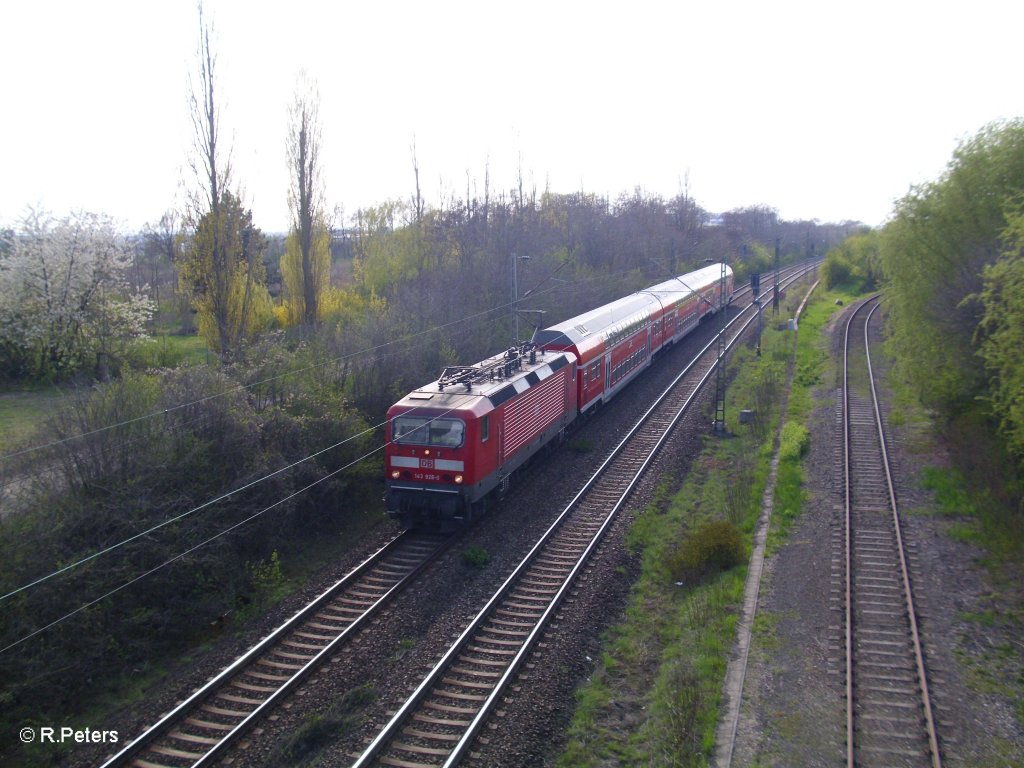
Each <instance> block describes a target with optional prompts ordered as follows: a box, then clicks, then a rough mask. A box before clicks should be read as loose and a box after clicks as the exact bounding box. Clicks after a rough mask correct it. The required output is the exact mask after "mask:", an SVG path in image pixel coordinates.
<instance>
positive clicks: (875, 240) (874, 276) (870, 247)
mask: <svg viewBox="0 0 1024 768" xmlns="http://www.w3.org/2000/svg"><path fill="white" fill-rule="evenodd" d="M880 247H881V246H880V236H879V233H878V232H876V231H875V230H865V231H863V232H860V233H858V234H855V235H851V236H850V237H848V238H846V239H845V240H843V241H842V242H841V243H840V244H839V245H837V246H836V247H834V248H832V249H831V250H830V251H829V252H828V253H827V254H826V255H825V261H824V263H823V264H822V265H821V276H822V279H823V280H824V281H825V288H826V289H827V290H832V289H833V288H837V287H839V286H841V285H846V284H847V283H849V282H851V281H853V280H856V281H858V282H860V283H861V286H860V289H861V290H863V291H873V290H874V289H875V285H876V283H877V282H878V277H879V272H880V253H879V251H880Z"/></svg>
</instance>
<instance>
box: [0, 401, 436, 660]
mask: <svg viewBox="0 0 1024 768" xmlns="http://www.w3.org/2000/svg"><path fill="white" fill-rule="evenodd" d="M454 410H456V409H455V408H450V409H448V410H447V411H445V412H444V413H442V414H439V415H437V416H434V417H433V418H432V419H431V420H430V421H429V422H428V423H433V422H434V421H436V420H438V419H442V418H444V417H445V416H447V415H448V414H449V413H451V412H452V411H454ZM390 444H391V442H390V441H387V442H385V443H383V444H382V445H380V446H378V447H376V448H374V449H373V450H371V451H368V452H367V453H364V454H363V455H362V456H360V457H358V458H356V459H353V460H352V461H350V462H349V463H348V464H345V465H344V466H341V467H339V468H338V469H335V470H334V471H332V472H329V473H328V474H326V475H324V476H323V477H321V478H317V479H316V480H314V481H313V482H311V483H309V484H308V485H306V486H304V487H302V488H300V489H298V490H297V491H293V492H292V493H290V494H288V495H287V496H285V497H284V498H282V499H279V500H277V501H275V502H274V503H273V504H270V505H268V506H266V507H264V508H263V509H261V510H260V511H259V512H256V513H254V514H252V515H249V517H246V518H245V519H243V520H240V521H238V522H237V523H233V524H232V525H230V526H229V527H227V528H225V529H224V530H223V531H219V532H218V533H216V534H214V535H213V536H210V537H209V538H207V539H205V540H203V541H201V542H199V543H198V544H196V545H194V546H192V547H189V548H188V549H186V550H185V551H184V552H180V553H179V554H177V555H175V556H174V557H171V558H168V559H167V560H164V561H163V562H162V563H160V564H159V565H156V566H154V567H153V568H150V569H148V570H146V571H144V572H143V573H140V574H139V575H138V576H135V577H133V578H131V579H129V580H128V581H126V582H124V583H122V584H120V585H118V586H117V587H114V589H111V590H109V591H108V592H105V593H104V594H102V595H100V596H99V597H97V598H94V599H92V600H89V601H88V602H86V603H83V604H82V605H80V606H78V607H77V608H75V609H74V610H72V611H68V612H67V613H65V614H63V615H62V616H60V617H59V618H56V619H54V620H53V621H51V622H49V623H47V624H45V625H44V626H42V627H38V628H36V629H34V630H33V631H32V632H29V633H28V634H26V635H23V636H22V637H20V638H19V639H17V640H15V641H14V642H13V643H10V644H8V645H6V646H4V647H3V648H0V655H2V654H4V653H6V652H7V651H10V650H12V649H13V648H16V647H17V646H19V645H21V644H22V643H25V642H26V641H28V640H31V639H32V638H33V637H37V636H38V635H41V634H42V633H43V632H46V631H47V630H49V629H51V628H53V627H55V626H57V625H58V624H61V623H63V622H65V621H67V620H69V619H71V618H73V617H75V616H77V615H78V614H79V613H81V612H82V611H84V610H87V609H89V608H91V607H92V606H94V605H96V604H97V603H100V602H102V601H103V600H106V599H107V598H108V597H112V596H113V595H115V594H117V593H118V592H120V591H122V590H124V589H127V588H128V587H130V586H132V585H133V584H136V583H138V582H139V581H142V580H143V579H145V578H147V577H149V576H151V575H153V574H154V573H157V572H158V571H160V570H162V569H163V568H165V567H167V566H168V565H171V564H172V563H175V562H177V561H178V560H181V559H183V558H185V557H187V556H188V555H190V554H192V553H193V552H196V551H198V550H200V549H202V548H203V547H205V546H206V545H208V544H211V543H213V542H214V541H216V540H217V539H220V538H221V537H223V536H226V535H227V534H229V533H231V532H232V531H235V530H237V529H239V528H241V527H242V526H244V525H246V524H248V523H250V522H252V521H253V520H256V519H257V518H259V517H261V516H263V515H264V514H266V513H267V512H269V511H270V510H272V509H275V508H277V507H279V506H281V505H282V504H284V503H285V502H288V501H291V500H292V499H294V498H295V497H296V496H299V495H300V494H302V493H305V492H306V491H308V490H309V489H311V488H314V487H315V486H317V485H319V484H320V483H322V482H324V481H325V480H329V479H330V478H332V477H334V476H335V475H337V474H339V473H341V472H344V471H345V470H346V469H350V468H352V467H354V466H356V465H357V464H359V463H360V462H362V461H365V460H367V459H369V458H370V457H371V456H373V455H374V454H377V453H380V452H381V451H383V450H384V449H385V448H386V447H387V446H388V445H390ZM325 450H330V448H327V449H325ZM135 538H137V537H135ZM26 588H27V587H26ZM12 594H14V593H12ZM5 597H7V595H5Z"/></svg>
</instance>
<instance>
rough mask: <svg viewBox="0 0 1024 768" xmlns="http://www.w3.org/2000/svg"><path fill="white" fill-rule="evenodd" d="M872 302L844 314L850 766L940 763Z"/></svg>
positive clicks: (874, 302) (875, 305)
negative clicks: (876, 368)
mask: <svg viewBox="0 0 1024 768" xmlns="http://www.w3.org/2000/svg"><path fill="white" fill-rule="evenodd" d="M877 309H878V301H877V297H874V298H872V299H869V300H867V301H865V302H863V303H862V304H861V305H860V306H859V307H858V308H857V309H856V310H855V311H854V312H852V313H851V314H850V316H849V318H848V320H847V326H846V333H845V344H844V356H843V434H844V440H843V442H844V451H843V453H844V473H845V478H846V480H845V547H844V558H845V563H844V564H843V570H844V572H845V574H846V576H845V587H846V588H845V592H846V596H845V608H846V614H845V643H846V710H847V717H846V720H847V722H846V726H847V766H848V768H854V766H862V767H863V766H913V767H915V768H916V767H917V766H924V767H926V766H930V767H931V768H941V765H942V762H941V756H940V750H939V742H938V736H937V733H936V729H935V718H934V716H933V713H932V704H931V700H930V696H929V692H928V679H927V674H926V670H925V663H924V654H923V652H922V648H921V641H920V632H919V631H918V626H917V619H916V614H915V611H914V601H913V590H912V585H911V582H910V575H909V571H908V569H907V555H906V551H905V546H904V542H903V538H902V532H901V529H900V520H899V513H898V508H897V505H896V494H895V491H894V489H893V482H892V475H891V472H890V470H889V459H888V454H887V451H886V446H885V435H884V430H883V423H882V418H881V411H880V409H879V406H878V398H877V394H876V389H875V383H874V378H873V372H872V368H871V353H870V343H869V332H870V329H871V319H872V317H874V315H875V313H876V311H877Z"/></svg>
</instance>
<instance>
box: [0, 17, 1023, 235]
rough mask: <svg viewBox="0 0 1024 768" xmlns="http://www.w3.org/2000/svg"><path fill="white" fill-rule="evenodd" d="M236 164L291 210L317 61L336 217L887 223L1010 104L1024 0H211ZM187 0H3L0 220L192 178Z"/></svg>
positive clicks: (150, 208) (138, 203)
mask: <svg viewBox="0 0 1024 768" xmlns="http://www.w3.org/2000/svg"><path fill="white" fill-rule="evenodd" d="M205 9H206V10H205V13H206V16H207V18H208V19H209V20H210V21H212V24H213V31H214V51H215V54H216V55H217V57H218V66H219V73H218V80H219V83H218V84H219V87H220V90H221V93H222V98H221V101H220V108H221V114H222V120H223V125H224V126H225V128H226V130H227V132H228V135H230V136H231V137H233V159H234V169H235V174H234V178H235V182H236V184H237V185H239V186H240V187H241V188H242V191H243V195H244V199H245V201H246V202H247V203H248V204H249V205H250V206H251V207H252V209H253V214H254V219H255V223H256V224H257V226H260V227H261V228H263V229H264V230H265V231H282V230H284V229H285V228H286V226H287V222H288V208H287V197H286V190H287V184H288V176H287V173H288V171H287V167H286V164H285V133H286V126H287V109H288V105H289V103H290V102H291V101H292V98H293V93H294V87H295V79H296V75H297V73H298V71H299V70H300V69H301V68H305V70H306V71H307V72H308V73H309V74H310V75H311V76H312V77H313V78H315V79H316V80H317V82H318V84H319V88H320V93H321V99H322V106H321V122H322V127H323V140H324V153H325V158H324V160H325V171H326V184H327V194H328V198H329V200H330V203H331V205H332V206H333V205H335V204H337V205H341V206H342V207H343V209H344V212H345V214H346V215H347V216H350V215H352V214H354V213H355V211H356V209H357V208H359V207H361V206H366V205H372V204H376V203H379V202H382V201H384V200H386V199H389V198H397V197H406V198H408V197H409V196H410V195H411V193H412V190H413V178H412V160H411V146H412V144H413V142H414V141H415V143H416V148H417V156H418V160H419V166H420V178H421V187H422V189H423V192H424V194H425V195H426V196H427V198H428V201H430V202H431V203H433V204H436V203H437V202H438V200H439V198H440V196H441V194H442V192H443V193H444V195H445V197H446V198H450V197H451V195H452V194H453V193H454V194H456V195H458V196H459V197H464V196H465V194H466V183H467V173H468V175H469V177H470V178H471V179H473V180H474V182H475V184H476V187H477V189H478V190H480V191H482V186H483V179H484V172H485V167H486V166H487V165H488V164H489V167H490V178H491V188H492V190H501V189H508V188H511V187H512V186H513V185H514V184H515V178H516V169H517V167H518V166H519V164H520V158H521V165H522V168H523V171H524V176H525V178H526V182H527V184H528V185H529V186H533V185H535V186H536V187H537V188H538V190H539V191H542V190H543V189H544V188H545V187H546V186H549V187H550V188H551V190H552V191H555V192H574V191H578V190H580V189H582V190H584V191H587V192H594V193H598V194H602V195H608V196H610V197H611V198H612V199H614V198H615V197H617V196H618V195H619V194H620V193H622V192H629V191H632V190H633V189H634V188H635V187H641V188H643V189H645V190H647V191H648V192H650V193H657V194H661V195H663V196H665V197H670V196H672V195H674V194H676V193H677V192H678V191H679V190H680V189H681V187H682V184H683V179H684V178H685V177H686V176H687V175H688V177H689V185H690V191H691V193H692V194H693V196H694V197H695V198H696V199H697V201H698V203H700V204H701V205H702V206H703V207H705V208H706V209H708V210H711V211H724V210H728V209H731V208H736V207H740V206H746V205H755V204H765V205H770V206H772V207H774V208H777V209H778V211H779V213H780V215H781V216H782V217H783V218H786V219H815V218H816V219H819V220H821V221H839V220H844V219H859V220H862V221H865V222H867V223H869V224H880V223H882V222H883V221H884V219H885V218H886V217H887V216H888V215H889V213H890V212H891V211H892V206H893V201H894V200H895V199H897V198H899V197H901V196H902V195H904V194H905V193H906V192H907V190H908V189H909V187H910V186H911V185H913V184H918V183H922V182H926V181H930V180H933V179H935V178H937V177H938V175H939V174H940V173H941V172H942V171H943V169H944V168H945V166H946V164H947V163H948V161H949V160H950V157H951V155H952V152H953V150H954V149H955V148H956V146H957V144H958V143H959V142H960V141H961V140H963V139H965V138H968V137H970V136H972V135H974V134H975V133H976V132H977V131H978V130H979V129H980V128H981V127H983V126H984V125H985V124H987V123H989V122H991V121H993V120H996V119H1000V118H1012V117H1017V116H1022V115H1024V89H1022V88H1021V82H1022V75H1024V65H1022V63H1021V62H1022V61H1024V59H1022V58H1021V55H1020V33H1021V30H1022V29H1024V3H1019V2H1009V1H1008V0H976V1H975V2H971V3H966V2H959V3H935V2H934V0H931V1H930V2H918V1H917V0H913V1H911V0H862V1H860V2H856V3H854V2H846V3H836V2H829V0H808V1H807V2H804V1H803V0H774V1H773V2H765V1H764V0H761V1H760V2H758V1H756V0H752V1H750V2H748V1H746V0H704V1H703V2H700V3H696V2H694V1H693V0H690V1H689V2H683V1H682V0H675V2H671V1H670V0H660V1H659V2H649V1H648V0H629V2H625V0H619V2H617V3H608V2H600V1H599V0H590V2H565V1H560V0H540V1H539V2H535V1H534V0H516V2H505V3H500V4H499V3H495V2H487V1H486V0H476V1H475V2H452V1H450V0H434V2H422V0H420V2H404V1H398V2H385V1H384V0H380V1H378V2H360V3H317V2H312V1H311V0H288V1H287V2H285V1H284V0H278V1H277V2H274V3H269V2H263V1H262V0H257V1H253V0H249V2H244V1H242V0H206V3H205ZM197 38H198V16H197V11H196V4H195V3H194V2H191V1H190V0H146V1H145V2H140V1H139V0H124V1H120V0H88V2H82V1H81V0H79V1H77V2H70V1H64V0H60V1H57V0H34V2H29V1H28V0H12V1H11V2H4V3H2V4H0V104H2V105H3V115H2V116H0V222H2V223H6V224H11V223H13V222H14V221H15V220H17V219H18V218H19V217H20V216H21V215H22V214H23V213H24V211H25V209H26V206H29V205H32V206H42V207H44V208H46V209H48V210H50V211H52V212H53V213H56V214H59V215H60V214H64V213H66V212H68V211H69V210H71V209H78V208H80V209H84V210H88V211H95V212H102V213H107V214H110V215H112V216H114V217H115V218H116V219H118V220H119V221H121V222H122V223H123V225H124V226H125V227H126V228H132V229H134V228H138V227H140V226H142V225H143V224H144V223H145V222H155V221H156V220H158V219H159V217H160V215H161V214H162V213H163V212H164V211H165V210H166V209H168V208H170V207H174V206H176V205H180V202H181V200H182V199H183V194H182V189H183V186H182V185H184V187H185V188H188V187H192V186H194V185H195V180H194V178H193V177H192V175H191V171H190V170H189V166H188V162H187V161H188V158H189V153H190V151H191V127H190V122H189V114H188V103H187V95H188V78H189V76H190V75H193V77H194V72H195V69H196V44H197Z"/></svg>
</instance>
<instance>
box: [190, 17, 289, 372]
mask: <svg viewBox="0 0 1024 768" xmlns="http://www.w3.org/2000/svg"><path fill="white" fill-rule="evenodd" d="M197 58H198V61H199V71H198V75H199V79H198V84H196V83H193V84H192V88H191V94H190V106H191V110H190V112H191V117H192V128H193V137H194V154H193V156H192V159H191V164H192V170H193V172H194V173H195V175H196V179H197V181H198V187H199V188H198V189H197V190H196V191H194V192H193V194H192V197H191V200H190V202H189V205H188V213H187V224H188V226H189V228H190V230H191V234H192V237H191V242H189V243H188V244H187V245H186V246H185V247H183V251H184V255H183V258H182V264H181V269H180V271H179V280H180V282H181V288H182V290H183V291H185V292H186V293H188V294H189V295H190V296H191V297H192V300H193V303H194V305H195V308H196V310H197V312H198V313H199V318H198V321H199V327H200V331H201V332H202V333H203V335H204V336H205V337H206V340H207V341H208V343H209V344H210V346H211V347H212V348H213V349H215V350H216V351H217V352H218V354H220V355H221V356H222V357H228V356H230V355H231V354H232V352H234V351H235V349H236V347H237V345H238V344H239V343H240V342H241V341H242V340H243V339H245V338H246V337H247V336H249V335H251V334H252V333H253V332H255V331H257V330H259V329H260V328H262V327H264V326H265V324H266V321H267V320H266V318H267V317H268V316H269V313H270V310H269V295H268V294H267V289H266V270H265V269H264V267H263V264H262V260H261V259H262V252H263V248H264V247H265V241H264V238H263V234H262V233H261V232H260V231H259V230H258V229H256V228H255V227H253V225H252V214H251V212H250V211H247V210H246V209H244V208H243V206H242V203H241V200H240V199H239V196H238V195H237V194H233V193H232V192H231V191H230V190H229V186H230V182H231V156H230V152H228V153H227V156H226V157H225V155H224V153H223V152H222V148H221V144H220V112H219V110H218V108H217V101H218V91H217V87H216V67H217V58H216V56H214V55H213V51H212V49H211V47H210V29H209V27H208V26H207V25H206V24H205V22H204V21H203V6H202V3H200V4H199V48H198V50H197Z"/></svg>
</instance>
